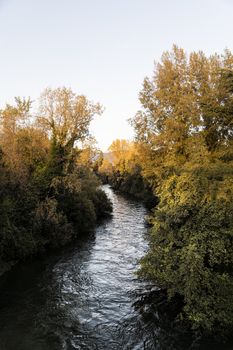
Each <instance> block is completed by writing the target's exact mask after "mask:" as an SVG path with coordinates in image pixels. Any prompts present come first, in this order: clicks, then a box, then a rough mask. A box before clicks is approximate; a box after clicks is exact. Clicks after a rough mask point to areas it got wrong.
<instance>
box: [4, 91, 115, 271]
mask: <svg viewBox="0 0 233 350" xmlns="http://www.w3.org/2000/svg"><path fill="white" fill-rule="evenodd" d="M101 112H102V107H101V106H100V105H99V104H94V103H92V102H90V101H89V100H88V99H87V98H86V97H85V96H82V95H80V96H79V95H76V94H75V93H73V92H72V91H71V90H70V89H66V88H58V89H55V90H51V89H47V90H45V92H44V93H43V94H42V96H41V98H40V105H39V108H38V111H36V112H34V113H32V102H31V101H30V99H28V100H26V99H20V98H16V100H15V105H6V107H5V109H4V110H1V114H0V118H1V119H0V121H1V130H0V132H1V138H0V259H1V272H3V271H4V270H5V269H7V268H9V267H10V266H11V265H12V264H14V263H15V262H16V261H18V260H22V259H25V258H28V257H30V256H32V255H35V254H37V253H39V252H44V251H45V250H47V249H48V248H53V247H59V246H62V245H65V244H67V243H68V242H70V241H71V240H72V239H74V238H76V237H78V236H79V235H80V234H84V233H87V232H89V231H91V230H92V229H93V227H94V225H95V223H96V221H97V220H98V219H99V218H101V217H103V216H105V215H108V214H109V213H110V212H111V209H112V207H111V203H110V201H109V200H108V198H107V196H106V195H105V193H104V192H103V191H102V190H101V189H99V185H100V183H99V180H98V179H97V177H96V176H95V173H94V170H96V169H97V168H98V161H99V159H100V157H98V154H99V152H98V150H94V148H93V147H92V144H93V142H88V140H89V139H90V137H89V131H88V129H89V124H90V122H91V120H92V118H93V117H94V116H95V115H98V114H101ZM77 141H78V142H79V143H80V142H82V144H83V145H84V147H83V149H82V150H81V149H80V148H78V147H77V145H76V143H77ZM91 150H92V152H91ZM93 153H95V156H94V155H93ZM91 155H92V157H91Z"/></svg>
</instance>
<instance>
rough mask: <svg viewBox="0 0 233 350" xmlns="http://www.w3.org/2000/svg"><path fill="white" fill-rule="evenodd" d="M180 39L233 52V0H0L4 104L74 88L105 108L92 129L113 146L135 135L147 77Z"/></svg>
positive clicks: (191, 46)
mask: <svg viewBox="0 0 233 350" xmlns="http://www.w3.org/2000/svg"><path fill="white" fill-rule="evenodd" d="M173 43H175V44H177V45H179V46H181V47H183V48H184V49H185V50H187V51H188V52H190V51H191V50H199V49H200V50H203V51H205V52H206V53H207V54H210V53H214V52H219V53H221V52H222V51H223V50H224V49H225V48H229V49H230V50H233V0H83V1H80V0H0V45H1V50H0V108H1V107H3V106H4V105H5V103H6V102H12V99H13V97H14V96H25V97H27V96H31V98H32V99H34V100H35V99H36V98H38V97H39V95H40V93H41V92H42V91H43V90H44V88H46V87H53V88H55V87H59V86H66V87H71V88H72V89H73V90H74V91H75V92H77V93H79V94H85V95H87V96H88V97H89V98H90V99H92V100H94V101H99V102H101V103H102V104H103V105H104V106H105V112H104V114H103V115H102V116H101V117H98V118H97V119H96V120H95V121H94V122H93V123H92V125H91V130H92V133H93V134H94V136H95V137H96V139H97V141H98V143H99V146H100V147H101V148H102V149H103V150H106V149H107V147H108V146H109V145H110V143H111V141H112V140H113V139H115V138H131V137H132V136H133V130H132V129H131V127H130V126H129V125H128V123H127V119H128V118H129V117H132V116H133V115H134V114H135V113H136V111H137V109H138V108H139V103H138V92H139V90H140V88H141V84H142V81H143V78H144V77H145V76H151V75H152V72H153V66H154V61H157V60H159V58H160V57H161V54H162V52H163V51H165V50H170V49H171V47H172V44H173Z"/></svg>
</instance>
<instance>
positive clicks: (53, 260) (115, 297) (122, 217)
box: [0, 186, 207, 350]
mask: <svg viewBox="0 0 233 350" xmlns="http://www.w3.org/2000/svg"><path fill="white" fill-rule="evenodd" d="M104 190H105V191H106V193H107V194H108V196H109V197H110V199H111V200H112V202H113V216H112V218H110V219H108V220H106V221H104V222H103V223H102V224H101V225H99V226H98V227H97V229H96V230H95V233H94V235H92V236H91V237H89V238H86V239H82V240H80V241H78V242H76V243H75V244H74V245H73V246H72V247H68V248H66V249H64V250H63V251H59V252H57V253H53V254H52V255H50V256H49V257H43V258H40V260H38V261H34V262H33V263H31V264H30V263H27V264H21V265H19V266H17V267H15V268H14V269H13V270H12V271H10V272H9V273H6V274H5V275H4V276H3V277H2V278H1V279H0V350H61V349H66V350H72V349H84V350H88V349H90V350H92V349H93V350H94V349H98V350H104V349H105V350H112V349H114V350H121V349H125V350H126V349H130V350H133V349H134V350H137V349H188V348H189V344H190V336H189V334H188V335H184V334H182V336H181V337H180V338H179V335H178V336H177V334H176V333H174V332H173V330H172V326H171V321H170V320H169V317H168V318H167V317H164V319H163V320H162V322H160V320H159V318H160V316H159V314H158V310H156V309H153V308H152V309H151V307H150V306H149V305H144V306H143V307H142V306H138V305H140V300H141V299H142V296H143V295H147V294H148V293H151V290H152V291H153V289H155V287H153V286H151V285H149V284H146V283H145V282H143V281H140V280H139V279H138V278H137V276H136V275H135V272H136V271H137V269H138V259H139V258H140V257H141V256H143V255H144V254H145V251H146V250H147V247H148V243H147V227H146V225H145V221H144V217H145V215H146V209H145V208H144V207H143V205H142V204H140V203H138V202H136V201H133V200H131V199H126V198H124V197H122V196H121V195H119V194H116V193H114V192H113V191H112V190H111V189H110V188H109V187H108V186H104ZM156 320H157V321H158V320H159V322H157V326H155V324H156V323H155V322H154V321H156ZM152 321H153V322H152ZM174 334H175V335H174ZM180 339H181V340H180ZM206 348H207V347H206Z"/></svg>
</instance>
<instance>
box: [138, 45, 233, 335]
mask: <svg viewBox="0 0 233 350" xmlns="http://www.w3.org/2000/svg"><path fill="white" fill-rule="evenodd" d="M232 72H233V56H232V54H231V53H230V52H229V51H226V52H225V53H224V55H222V56H220V55H217V54H216V55H213V56H210V57H206V56H205V55H204V54H203V53H202V52H198V53H195V52H193V53H191V54H190V55H189V56H188V55H186V54H185V52H184V50H182V49H180V48H178V47H176V46H174V47H173V50H172V51H171V52H166V53H165V54H164V55H163V56H162V60H161V62H160V63H158V64H157V65H156V66H155V72H154V76H153V78H152V79H151V80H150V79H148V78H147V79H145V81H144V84H143V89H142V91H141V93H140V101H141V103H142V109H141V111H139V112H138V113H137V115H136V116H135V118H134V119H133V120H132V124H133V125H134V127H135V132H136V139H137V142H138V144H139V148H138V149H139V157H138V159H139V160H140V165H141V167H142V174H143V176H144V177H145V178H146V179H147V181H148V182H149V183H150V185H151V186H152V188H153V189H154V191H155V194H156V195H157V196H158V198H159V204H158V205H157V207H156V208H155V209H154V212H153V215H152V216H151V219H150V220H151V224H152V229H151V241H150V249H149V251H148V253H147V254H146V256H145V257H144V258H143V259H142V264H141V270H140V272H139V273H140V274H141V275H142V276H144V277H147V278H150V279H152V280H153V281H154V282H155V283H156V285H158V286H160V287H161V288H162V289H165V290H166V291H167V294H168V296H169V297H170V298H173V297H175V296H176V295H179V296H181V297H182V298H183V308H182V310H181V316H182V317H184V318H185V319H188V320H189V321H190V322H191V324H192V325H193V327H194V328H199V329H202V330H208V331H211V332H214V331H216V330H220V334H223V333H225V331H226V332H228V333H230V332H231V330H232V327H233V293H232V288H233V258H232V257H233V215H232V213H233V204H232V203H233V172H232V169H233V168H232V166H233V163H232V160H233V157H232V154H233V144H232V141H233V140H232V137H233V85H232V82H233V80H232V76H233V73H232Z"/></svg>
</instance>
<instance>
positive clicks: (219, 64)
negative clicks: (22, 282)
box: [0, 46, 233, 336]
mask: <svg viewBox="0 0 233 350" xmlns="http://www.w3.org/2000/svg"><path fill="white" fill-rule="evenodd" d="M139 99H140V102H141V110H140V111H138V113H137V114H136V116H135V117H134V118H132V119H131V124H132V125H133V127H134V130H135V140H134V142H128V141H126V140H115V141H114V142H113V143H112V145H111V146H110V149H109V154H108V155H107V156H106V155H105V156H103V155H102V154H101V152H99V151H97V150H95V149H94V147H93V145H92V143H93V141H90V142H88V140H89V139H88V127H89V124H90V121H91V120H92V118H93V116H94V115H96V114H100V113H101V111H102V109H101V106H100V105H98V104H93V103H91V102H90V101H88V100H87V99H86V98H85V97H84V96H77V95H75V94H74V93H73V92H72V91H71V90H68V89H65V88H64V89H56V90H50V89H48V90H46V91H45V92H44V94H43V95H42V97H41V100H40V107H39V110H38V112H37V113H35V114H33V113H31V101H30V100H25V99H16V105H15V106H11V105H7V106H6V108H5V109H4V110H2V111H1V143H0V144H1V154H0V177H1V178H0V256H1V259H2V266H7V265H10V264H11V263H12V262H15V261H17V260H20V259H25V258H26V257H28V256H31V255H33V254H35V253H37V252H40V251H44V250H45V249H48V248H49V247H56V246H61V245H64V244H66V243H67V242H69V241H70V240H71V239H73V238H75V237H77V236H78V235H79V234H81V233H85V232H88V231H90V230H91V229H92V228H93V226H94V225H95V223H96V220H97V219H98V218H100V217H103V216H105V215H107V214H109V213H110V212H111V204H110V203H109V201H108V199H107V198H106V195H105V194H104V193H103V192H102V191H101V190H100V189H99V187H98V186H99V182H98V180H97V177H96V176H95V173H98V176H99V177H100V178H102V179H104V180H105V181H108V182H110V184H111V185H112V186H113V187H114V188H115V189H117V190H120V191H122V192H126V193H129V194H132V195H135V196H136V197H137V198H139V199H143V200H145V201H146V202H147V203H148V205H149V206H150V207H152V206H153V207H154V209H153V210H152V212H151V215H150V219H149V220H150V224H151V230H150V245H149V250H148V252H147V253H146V255H145V256H144V258H142V260H141V264H140V271H139V275H140V276H141V277H142V278H146V279H149V280H152V281H153V282H154V283H155V285H156V286H158V287H159V288H160V291H162V293H163V294H165V295H166V296H167V297H168V299H169V300H170V302H173V301H174V303H175V301H176V300H178V304H179V305H180V307H179V311H178V312H177V321H178V322H180V323H181V324H182V325H185V326H186V325H189V326H190V327H192V328H193V329H195V330H198V331H201V332H203V331H205V332H207V333H210V334H212V335H213V334H214V333H215V334H218V335H221V336H223V335H224V336H228V335H229V334H231V332H232V328H233V292H232V291H233V55H232V54H231V52H229V51H227V50H226V51H225V52H224V54H223V55H218V54H215V55H212V56H209V57H207V56H206V55H205V54H204V53H203V52H193V53H191V54H190V55H187V54H186V53H185V52H184V50H183V49H181V48H178V47H177V46H174V47H173V49H172V50H171V52H165V53H164V54H163V56H162V59H161V61H160V62H159V63H157V64H156V65H155V70H154V74H153V77H152V78H151V79H149V78H146V79H145V80H144V83H143V87H142V90H141V92H140V95H139ZM77 141H79V142H82V143H83V144H84V145H85V144H86V145H85V146H84V148H83V149H82V150H80V148H78V146H77Z"/></svg>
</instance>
